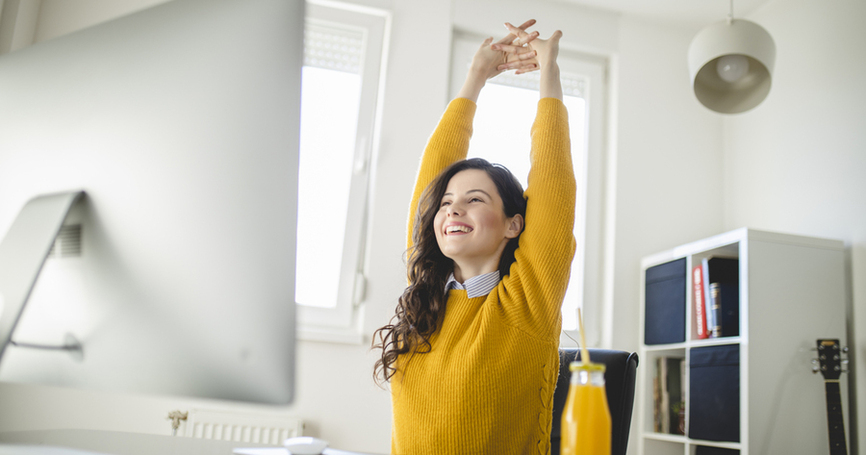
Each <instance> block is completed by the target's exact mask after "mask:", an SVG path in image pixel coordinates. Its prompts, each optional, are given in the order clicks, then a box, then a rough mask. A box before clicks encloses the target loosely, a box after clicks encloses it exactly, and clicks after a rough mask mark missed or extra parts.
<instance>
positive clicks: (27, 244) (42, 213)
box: [0, 191, 84, 361]
mask: <svg viewBox="0 0 866 455" xmlns="http://www.w3.org/2000/svg"><path fill="white" fill-rule="evenodd" d="M83 196H84V192H83V191H71V192H66V193H56V194H48V195H43V196H37V197H35V198H33V199H31V200H30V201H28V202H27V204H25V205H24V207H23V208H22V209H21V212H20V213H18V216H17V217H16V218H15V221H13V222H12V226H10V227H9V230H8V231H7V232H6V235H5V236H4V237H3V239H0V361H2V360H3V353H4V352H5V351H6V348H7V347H8V346H9V345H10V344H14V345H18V346H21V347H29V348H39V349H62V350H68V351H70V352H72V353H73V356H74V357H76V358H79V359H80V356H81V345H80V344H79V343H78V341H77V340H75V337H74V336H72V335H71V334H69V335H67V337H66V343H65V344H64V345H63V346H43V345H32V344H27V343H20V344H19V343H13V342H12V332H13V331H14V330H15V326H16V325H17V324H18V320H19V319H20V318H21V313H22V312H23V311H24V305H26V304H27V299H28V298H29V297H30V292H31V291H32V290H33V286H34V285H35V284H36V279H37V278H38V277H39V272H40V271H42V266H43V264H45V259H46V258H47V257H48V254H49V253H50V252H51V246H52V245H53V244H54V240H55V239H56V238H57V233H58V232H60V227H61V226H63V221H64V220H66V215H68V214H69V211H70V210H72V207H73V206H74V205H75V203H76V202H78V201H79V200H80V199H81V198H82V197H83Z"/></svg>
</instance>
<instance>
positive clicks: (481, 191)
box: [442, 189, 492, 197]
mask: <svg viewBox="0 0 866 455" xmlns="http://www.w3.org/2000/svg"><path fill="white" fill-rule="evenodd" d="M472 193H482V194H484V195H485V196H487V197H492V196H490V193H488V192H487V191H484V190H482V189H476V190H469V191H467V192H466V194H472ZM445 196H454V194H453V193H445V194H443V195H442V197H445Z"/></svg>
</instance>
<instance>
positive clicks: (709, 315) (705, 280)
mask: <svg viewBox="0 0 866 455" xmlns="http://www.w3.org/2000/svg"><path fill="white" fill-rule="evenodd" d="M701 274H702V275H703V276H702V280H701V285H702V286H701V290H702V291H703V294H704V295H703V303H704V317H705V318H706V319H707V337H708V338H712V337H713V329H714V328H715V327H716V322H715V321H714V320H713V316H714V315H715V313H713V306H712V305H713V303H712V300H710V297H711V296H710V264H709V258H704V259H703V261H701Z"/></svg>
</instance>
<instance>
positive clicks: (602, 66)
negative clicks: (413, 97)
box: [450, 30, 611, 346]
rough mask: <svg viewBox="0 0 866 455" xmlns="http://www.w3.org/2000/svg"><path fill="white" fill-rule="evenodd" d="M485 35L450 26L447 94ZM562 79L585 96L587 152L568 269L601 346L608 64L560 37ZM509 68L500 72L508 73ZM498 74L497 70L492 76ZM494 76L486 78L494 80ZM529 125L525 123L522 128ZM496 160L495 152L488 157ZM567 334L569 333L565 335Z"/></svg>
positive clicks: (566, 335) (590, 340)
mask: <svg viewBox="0 0 866 455" xmlns="http://www.w3.org/2000/svg"><path fill="white" fill-rule="evenodd" d="M485 38H486V35H480V34H476V33H473V32H468V31H463V30H455V31H454V41H453V53H452V66H451V68H452V69H451V86H450V88H451V95H452V97H454V96H457V93H458V91H459V90H460V87H461V86H462V84H463V81H464V80H465V78H466V70H467V68H468V62H471V60H472V56H473V55H474V54H475V52H476V51H477V50H478V46H479V45H480V43H481V42H483V41H484V39H485ZM557 60H558V63H559V67H560V72H561V74H562V76H563V79H565V78H570V79H581V80H582V81H583V84H582V90H581V92H582V93H583V98H584V99H585V100H586V106H587V107H586V109H587V115H586V122H587V123H586V133H587V134H586V141H587V144H586V150H587V153H586V155H583V156H577V155H574V156H573V159H574V160H578V159H583V160H584V166H583V169H584V175H577V176H575V177H576V179H577V184H578V192H577V201H576V202H577V207H576V208H575V209H576V211H575V226H576V227H580V229H579V230H578V231H577V232H578V233H577V234H576V236H577V237H578V239H577V240H578V248H577V251H576V252H575V256H574V265H575V267H574V268H573V269H572V271H573V272H576V273H577V275H578V280H579V282H580V285H581V287H582V290H583V292H582V298H581V302H580V304H579V306H580V307H582V308H583V318H584V321H585V325H586V331H587V334H586V335H587V344H588V345H589V346H606V345H607V342H608V340H609V333H608V332H609V331H610V330H609V326H610V323H609V319H610V317H611V312H610V309H609V308H608V307H609V306H610V305H609V302H608V301H607V300H608V299H606V298H605V296H606V294H607V292H606V291H607V289H606V288H607V287H608V286H606V279H605V277H606V276H607V275H608V274H607V273H606V265H605V263H604V252H605V249H606V244H605V231H604V226H605V215H606V213H605V208H606V202H607V199H606V192H607V191H608V189H607V186H606V181H607V180H608V179H607V175H606V172H607V168H608V165H607V163H606V161H607V154H606V153H605V150H606V147H607V145H606V144H607V140H606V131H607V127H606V123H607V120H608V77H607V75H608V66H609V60H608V59H607V58H605V57H601V56H597V55H591V54H588V53H584V52H580V51H576V50H572V49H569V48H567V47H566V45H565V44H564V43H563V44H562V48H561V49H560V52H559V58H558V59H557ZM508 74H513V72H511V73H505V75H506V76H507V75H508ZM497 77H501V76H497ZM495 81H496V79H495V78H494V79H493V80H491V82H493V83H495ZM529 127H530V125H526V131H527V134H529V133H528V131H529ZM527 153H528V151H527ZM490 158H491V159H492V160H494V161H495V157H490ZM570 338H571V339H570ZM577 339H579V334H578V332H577V330H568V331H563V336H562V337H561V339H560V344H561V345H563V346H565V345H572V346H573V345H575V344H576V343H575V341H574V340H577Z"/></svg>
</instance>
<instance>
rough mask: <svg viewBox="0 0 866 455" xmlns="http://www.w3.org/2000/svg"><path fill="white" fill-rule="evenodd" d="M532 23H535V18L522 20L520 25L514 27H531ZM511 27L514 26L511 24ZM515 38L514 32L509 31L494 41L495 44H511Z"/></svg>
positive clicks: (521, 28) (520, 28)
mask: <svg viewBox="0 0 866 455" xmlns="http://www.w3.org/2000/svg"><path fill="white" fill-rule="evenodd" d="M509 25H510V24H509ZM533 25H535V19H530V20H528V21H526V22H524V23H523V24H521V25H520V27H515V28H517V29H519V30H526V29H527V28H529V27H532V26H533ZM512 27H514V26H513V25H512ZM509 31H510V30H509ZM515 38H517V35H516V34H514V33H509V34H508V35H505V37H504V38H502V39H501V40H499V41H497V42H496V43H497V44H511V43H512V42H513V41H514V39H515Z"/></svg>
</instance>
